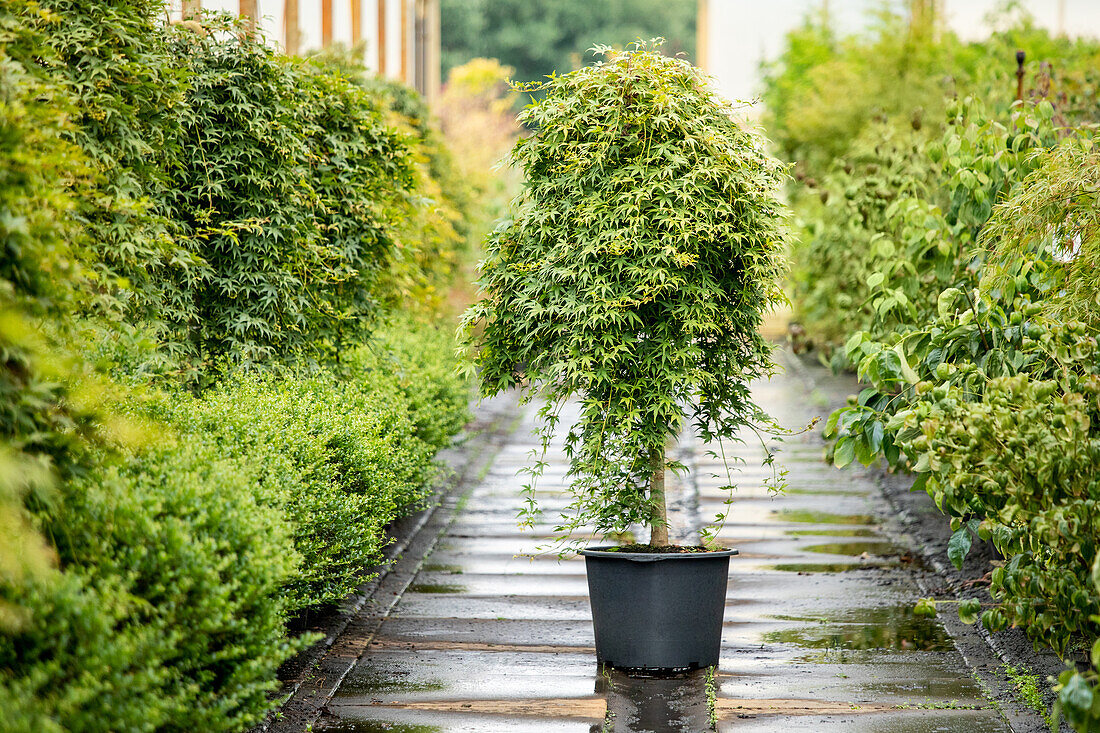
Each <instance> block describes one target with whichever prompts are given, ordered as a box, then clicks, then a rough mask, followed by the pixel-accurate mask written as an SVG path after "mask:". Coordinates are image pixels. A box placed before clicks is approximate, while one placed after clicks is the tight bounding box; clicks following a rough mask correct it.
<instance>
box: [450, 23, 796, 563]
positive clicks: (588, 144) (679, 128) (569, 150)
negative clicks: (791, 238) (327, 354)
mask: <svg viewBox="0 0 1100 733" xmlns="http://www.w3.org/2000/svg"><path fill="white" fill-rule="evenodd" d="M656 45H657V43H651V44H645V43H638V44H634V45H633V46H631V48H630V49H628V50H626V51H624V52H616V51H612V50H610V49H608V48H599V49H597V52H598V54H599V55H601V56H602V57H603V60H602V61H600V62H598V63H596V64H595V65H592V66H587V67H584V68H581V69H578V70H576V71H573V72H571V73H569V74H565V75H563V76H554V77H552V78H551V79H550V80H549V81H547V82H545V83H544V84H542V85H540V87H539V91H541V92H542V93H543V96H542V98H541V99H540V100H539V101H536V102H533V103H532V104H531V105H529V106H528V107H527V108H526V109H525V110H524V111H523V112H522V113H521V117H520V118H521V120H522V121H523V122H524V123H525V124H526V125H527V126H528V127H529V128H531V129H533V130H534V133H533V134H532V135H530V136H529V137H526V138H524V139H523V140H521V141H520V142H518V143H517V145H516V147H515V149H514V151H513V157H514V159H515V161H516V163H517V164H518V165H519V166H520V167H521V168H522V169H523V171H524V173H525V177H526V185H525V187H524V190H523V192H522V194H521V195H520V196H519V197H518V199H517V201H516V202H515V205H514V211H513V212H512V218H511V219H510V220H508V221H505V222H503V223H502V224H501V225H500V226H498V228H497V229H496V230H495V231H494V232H493V233H492V234H491V235H490V237H489V239H488V242H487V247H486V260H485V262H484V263H483V265H482V281H481V284H482V287H483V290H484V297H483V299H482V300H481V301H480V302H479V303H477V304H476V305H474V306H473V307H472V308H471V309H470V310H469V311H468V312H467V314H466V316H465V319H464V329H465V333H466V342H467V344H468V345H469V346H471V347H472V348H473V349H474V350H475V351H476V358H475V364H476V366H477V367H478V368H479V369H480V374H481V380H482V383H481V386H482V392H483V393H484V394H486V395H490V394H495V393H498V392H500V391H502V390H507V389H509V388H512V387H515V386H517V385H523V386H525V387H526V398H527V399H533V398H534V397H536V396H537V397H538V398H540V399H543V400H545V401H546V402H545V406H544V407H542V408H541V410H540V414H541V416H542V418H543V420H544V422H543V425H544V429H543V430H542V438H543V441H544V446H545V445H548V444H549V438H550V434H551V433H552V431H553V430H554V428H555V426H556V425H557V422H558V417H559V413H560V409H561V406H562V404H563V403H564V401H565V400H566V399H567V398H569V397H571V396H575V397H577V398H578V399H579V417H578V418H577V421H576V423H575V424H574V425H573V426H572V427H571V428H570V429H569V432H568V434H567V436H566V450H567V452H568V455H569V458H570V461H571V473H572V475H573V477H574V482H573V492H574V503H573V505H572V506H571V507H570V508H569V509H567V511H566V516H565V518H564V520H563V523H562V525H561V526H560V527H559V528H558V529H559V531H561V532H563V533H567V534H568V533H570V532H571V531H572V530H574V529H577V528H579V527H581V526H587V525H592V526H594V527H595V529H596V530H597V531H604V532H612V531H622V530H625V529H626V528H627V527H629V526H630V525H631V524H633V523H636V522H645V523H648V524H650V525H651V527H652V528H653V536H652V538H651V540H652V542H653V543H654V544H667V532H666V530H667V524H666V521H665V519H664V499H663V482H664V473H665V469H666V468H668V467H670V466H671V467H673V468H675V467H677V466H676V464H674V463H669V462H668V461H667V460H666V456H665V445H666V443H667V441H668V440H669V439H670V437H671V436H673V435H675V434H677V433H678V432H679V431H680V429H681V427H682V426H683V425H684V423H685V422H686V421H687V420H688V419H691V420H692V421H693V422H694V423H695V425H696V427H697V429H698V430H699V431H700V434H701V435H702V437H703V438H705V439H707V440H710V439H716V438H717V439H736V436H737V434H738V432H739V431H740V430H741V429H742V428H743V427H744V426H746V425H748V424H753V423H756V422H759V421H760V420H761V419H763V418H764V416H763V414H762V413H761V412H760V410H759V409H758V408H757V406H756V405H755V404H754V403H753V402H752V400H751V397H750V393H749V387H748V382H749V381H750V380H752V379H754V378H756V377H759V376H762V375H765V374H767V373H768V372H769V370H770V368H771V362H770V359H769V346H768V344H767V342H766V341H765V340H764V338H763V337H761V336H760V335H759V333H758V331H757V328H758V326H759V325H760V323H761V319H762V316H763V314H764V313H765V312H766V311H767V310H768V309H769V308H770V307H771V306H772V305H773V304H775V303H776V302H778V301H780V300H782V298H783V296H782V294H781V292H780V290H779V287H778V285H777V278H778V276H779V274H780V271H781V253H782V249H783V246H784V226H783V218H784V214H783V208H782V206H781V204H780V203H779V201H778V200H777V198H776V189H777V186H778V185H779V184H780V182H781V181H782V178H783V171H782V169H781V168H780V167H779V166H778V164H777V163H776V162H775V161H773V160H772V159H771V158H770V157H768V155H767V154H766V153H765V152H764V149H763V143H762V141H761V140H760V139H759V138H758V137H757V136H756V135H754V134H753V133H751V132H749V131H748V130H746V129H745V128H744V127H743V126H742V125H740V124H738V122H736V121H735V119H734V110H733V109H732V108H731V107H730V106H729V104H728V103H726V102H724V101H723V100H722V99H720V98H719V97H718V96H717V95H716V94H715V93H714V92H713V91H712V90H711V89H710V88H709V86H708V82H707V79H706V77H705V76H703V75H702V74H701V73H700V72H699V71H698V70H697V69H696V68H694V67H693V66H692V65H691V64H689V63H688V62H687V61H685V60H683V59H679V58H670V57H667V56H663V55H661V54H659V53H657V51H656V50H655V46H656ZM528 91H531V90H530V89H529V90H528ZM532 506H533V501H532ZM532 519H533V517H532Z"/></svg>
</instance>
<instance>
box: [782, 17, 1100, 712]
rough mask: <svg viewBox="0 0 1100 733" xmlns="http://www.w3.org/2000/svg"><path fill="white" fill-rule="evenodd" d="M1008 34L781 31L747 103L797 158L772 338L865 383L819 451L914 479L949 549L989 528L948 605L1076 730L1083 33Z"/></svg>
mask: <svg viewBox="0 0 1100 733" xmlns="http://www.w3.org/2000/svg"><path fill="white" fill-rule="evenodd" d="M1010 20H1012V19H1011V18H1008V19H1004V18H1002V19H1001V21H1002V23H1004V22H1006V21H1010ZM1008 28H1009V29H1008V30H1004V31H1000V32H997V33H994V34H992V35H991V36H990V37H989V38H988V39H987V40H985V41H982V42H973V43H965V44H964V43H962V42H960V41H958V40H957V39H955V38H954V37H953V36H951V35H950V34H948V33H934V32H932V29H930V28H920V27H914V26H913V25H912V24H909V23H907V22H906V21H904V20H902V19H900V18H890V17H886V18H884V19H883V20H881V21H880V24H879V25H878V26H877V27H876V29H875V31H874V32H873V33H871V34H869V35H867V36H863V37H860V38H840V37H838V36H836V35H835V34H834V33H833V32H832V31H831V30H830V29H829V27H828V24H827V23H826V22H824V21H822V20H821V19H811V20H810V21H808V22H807V23H806V25H805V26H804V27H802V28H800V29H799V30H797V31H796V32H794V33H792V34H791V35H790V36H789V37H788V44H787V47H786V51H785V54H784V56H783V58H782V60H781V61H780V62H779V63H778V64H777V65H775V66H773V67H771V68H770V69H768V70H767V77H768V87H767V92H766V94H765V101H766V102H767V103H768V105H769V120H768V123H769V124H770V125H771V127H770V128H769V131H770V133H771V134H772V135H773V137H774V138H776V139H777V140H778V141H779V142H780V145H781V147H782V148H783V149H784V151H785V153H786V154H787V156H788V157H789V158H790V159H791V160H794V161H797V162H796V164H795V168H794V172H795V178H796V181H797V182H796V184H795V185H794V186H793V187H792V192H791V193H792V198H793V200H794V202H795V211H796V214H797V217H798V219H797V225H798V227H799V229H800V234H801V236H800V237H799V243H798V244H797V245H796V246H795V247H794V249H793V252H792V261H793V264H792V266H793V273H794V277H793V280H792V286H791V288H792V296H793V297H792V299H793V302H794V305H795V308H796V313H797V317H798V320H799V323H798V325H797V326H796V327H795V329H794V334H793V335H794V337H795V339H796V343H797V344H798V345H799V346H801V347H804V348H808V349H809V348H813V349H817V350H818V352H819V353H820V355H821V356H822V358H824V359H827V360H829V361H830V362H831V363H832V364H833V366H834V367H836V368H838V369H850V370H853V371H854V372H855V373H856V375H857V376H858V378H859V380H860V381H861V382H862V383H863V385H864V387H865V388H864V389H862V391H861V392H860V393H859V395H858V396H857V397H853V398H852V399H851V400H850V403H849V404H848V405H847V406H846V407H844V408H842V409H840V410H838V411H837V412H835V413H833V414H832V415H831V416H830V418H829V420H828V423H827V426H826V434H827V435H828V436H829V437H830V438H831V441H832V442H831V447H830V459H831V460H832V462H833V463H835V464H836V465H838V466H843V465H846V464H848V463H851V462H852V461H856V460H858V461H860V462H862V463H864V464H871V463H874V462H876V461H883V462H884V463H885V464H886V465H887V466H888V467H889V468H890V469H891V470H894V471H903V472H906V471H907V472H911V473H912V474H913V476H914V479H915V485H914V489H923V490H925V491H927V492H928V493H929V495H931V497H932V498H933V499H934V500H935V502H936V505H937V506H938V507H939V508H940V509H941V510H942V511H943V513H944V515H945V521H950V523H951V529H952V530H953V534H952V536H951V541H950V545H949V556H950V559H951V561H952V562H953V563H955V564H956V565H959V566H961V565H962V563H964V562H965V561H966V557H967V554H968V552H969V550H970V548H971V546H972V544H973V543H974V542H976V541H979V540H982V541H989V542H991V543H992V545H993V547H994V548H995V549H996V552H997V555H998V556H999V558H1000V559H999V560H998V561H996V562H994V563H993V566H992V567H991V568H989V571H990V572H989V573H988V574H987V578H986V579H987V580H988V583H989V596H988V598H987V599H986V600H985V601H979V600H973V599H971V600H965V601H962V602H960V603H959V604H958V611H959V615H960V617H961V618H962V619H963V620H964V621H967V622H980V623H982V624H983V625H984V626H985V627H987V628H988V629H989V630H990V631H992V632H998V631H1000V630H1002V629H1005V628H1006V627H1010V626H1013V627H1019V628H1022V629H1023V630H1024V631H1025V632H1026V633H1027V634H1028V636H1029V637H1030V638H1031V639H1033V640H1034V642H1035V643H1036V644H1037V645H1041V646H1047V647H1049V648H1051V649H1053V650H1054V651H1055V652H1057V653H1058V654H1059V655H1060V656H1061V657H1062V658H1063V659H1064V660H1065V662H1066V664H1067V670H1066V672H1065V673H1064V674H1062V675H1061V676H1060V678H1059V679H1058V680H1057V681H1055V686H1054V690H1055V691H1056V693H1057V696H1056V699H1055V705H1054V707H1055V711H1054V713H1055V716H1059V715H1060V716H1061V717H1062V718H1063V719H1065V720H1067V721H1068V722H1069V723H1070V724H1071V725H1072V726H1074V728H1075V729H1076V730H1078V731H1082V732H1084V731H1088V732H1090V733H1095V731H1100V686H1098V676H1097V668H1098V667H1100V639H1098V638H1100V483H1098V482H1097V480H1096V466H1097V465H1098V461H1100V400H1098V397H1100V360H1098V358H1097V357H1098V349H1097V335H1098V330H1100V318H1098V316H1100V278H1098V276H1097V272H1098V270H1097V267H1096V265H1097V259H1098V258H1100V244H1098V242H1100V239H1098V231H1100V230H1098V228H1097V224H1098V212H1100V208H1098V203H1100V201H1098V198H1097V196H1098V193H1100V153H1098V151H1097V149H1096V134H1095V130H1096V123H1097V121H1100V120H1098V118H1100V107H1097V104H1096V94H1097V89H1098V87H1097V82H1098V81H1100V78H1098V77H1097V72H1096V69H1097V68H1098V67H1097V61H1100V44H1097V43H1096V42H1094V41H1084V40H1079V41H1070V40H1067V39H1065V38H1054V37H1051V36H1049V35H1048V34H1046V33H1045V32H1043V31H1041V30H1038V29H1036V28H1035V27H1034V26H1033V25H1031V24H1030V23H1029V22H1028V21H1027V20H1026V18H1025V19H1023V20H1020V19H1018V18H1017V19H1016V22H1015V24H1009V26H1008ZM1017 51H1023V54H1017ZM1017 68H1019V70H1020V73H1021V75H1022V76H1023V81H1024V83H1023V84H1022V94H1021V95H1020V98H1019V99H1016V94H1015V92H1016V86H1017V85H1016V82H1017V77H1016V71H1017ZM837 79H840V80H841V81H840V82H839V83H836V80H837ZM898 80H900V84H899V81H898ZM894 87H897V89H898V90H899V91H890V90H891V89H893V88H894ZM900 90H904V93H902V92H901V91H900ZM936 604H937V599H925V600H924V601H922V603H921V604H920V605H919V606H918V608H917V609H916V610H917V611H918V612H921V613H935V609H936Z"/></svg>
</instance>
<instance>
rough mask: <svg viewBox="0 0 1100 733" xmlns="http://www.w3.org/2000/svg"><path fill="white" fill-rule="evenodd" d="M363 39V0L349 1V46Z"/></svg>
mask: <svg viewBox="0 0 1100 733" xmlns="http://www.w3.org/2000/svg"><path fill="white" fill-rule="evenodd" d="M362 37H363V0H351V45H353V46H354V45H355V44H357V43H359V40H360V39H361V38H362Z"/></svg>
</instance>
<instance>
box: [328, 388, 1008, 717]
mask: <svg viewBox="0 0 1100 733" xmlns="http://www.w3.org/2000/svg"><path fill="white" fill-rule="evenodd" d="M809 369H810V370H811V371H813V370H814V368H813V367H809ZM813 376H814V378H813V379H812V380H808V379H807V378H806V372H805V369H803V370H802V371H799V370H791V371H789V372H788V373H784V374H780V375H777V376H776V377H774V378H773V379H771V380H769V381H767V382H762V383H760V384H757V385H754V387H753V389H754V394H755V397H756V399H757V401H758V402H759V403H760V404H761V405H762V406H763V407H764V408H765V409H767V410H769V411H770V412H771V413H772V414H773V415H774V416H775V417H776V418H777V419H779V421H780V422H781V423H782V424H784V425H786V426H788V427H799V426H803V425H806V424H808V423H809V422H810V420H811V419H812V418H814V417H817V416H820V417H824V416H826V415H827V414H828V411H829V408H830V406H831V405H834V404H837V403H839V402H842V401H843V399H844V397H845V396H846V394H847V393H848V392H850V391H852V389H853V385H852V384H851V383H850V382H849V381H848V380H847V379H844V378H836V377H833V376H831V375H828V374H827V373H825V372H824V371H823V370H818V371H816V372H814V373H813ZM531 412H533V411H529V412H528V413H527V414H525V415H524V416H523V418H522V420H521V421H520V426H519V428H518V429H517V430H516V432H515V433H514V434H513V435H512V437H511V438H510V439H508V440H507V441H506V442H505V444H504V445H503V446H502V447H501V449H500V451H499V453H497V455H496V458H495V461H494V462H493V464H492V465H491V466H490V467H489V468H488V470H487V471H486V472H485V473H484V475H483V477H482V478H481V479H479V480H478V481H477V482H475V483H474V484H473V485H472V486H471V487H470V491H469V495H468V496H467V497H466V498H465V500H463V501H459V502H457V503H456V504H455V508H454V512H453V516H452V519H451V521H450V522H449V523H448V524H446V525H445V526H444V527H443V528H441V530H440V532H439V537H438V540H437V541H436V542H435V543H434V544H433V545H432V547H431V552H430V555H427V556H426V557H424V558H422V561H421V562H420V563H419V565H418V566H417V567H416V568H415V569H413V570H411V571H410V572H409V576H408V578H407V579H406V580H405V581H404V582H403V584H402V586H403V587H402V588H401V589H400V591H398V592H396V593H395V598H396V600H395V602H393V603H392V604H389V605H387V606H386V608H385V609H384V611H377V610H376V611H374V613H376V623H375V624H373V625H371V626H370V629H371V632H370V634H369V637H366V638H363V639H362V642H361V645H360V646H361V653H360V655H359V657H358V659H357V661H356V662H355V664H354V666H353V667H352V668H351V669H350V671H348V672H347V673H346V675H345V676H344V677H343V678H342V682H341V683H340V684H339V686H338V687H337V688H336V689H335V693H334V694H333V695H332V697H331V699H329V700H328V701H327V704H326V706H325V710H324V716H323V717H322V719H321V720H320V721H319V725H318V726H317V727H316V729H318V730H331V731H346V732H351V731H355V732H358V733H373V732H374V731H383V730H385V731H399V732H404V733H449V732H452V731H479V732H481V733H494V732H496V731H501V732H505V731H507V732H517V733H518V732H522V733H542V732H543V731H546V732H548V733H549V732H551V731H553V732H559V731H578V732H583V733H646V732H651V733H675V732H679V731H683V732H685V733H687V732H690V733H696V732H699V731H738V732H741V731H803V730H805V731H846V732H849V733H853V732H854V733H934V732H942V733H962V732H964V731H965V733H999V732H1005V733H1008V732H1011V731H1012V728H1011V726H1010V725H1009V723H1008V722H1007V720H1006V718H1005V716H1004V715H1003V714H1002V713H1001V712H1000V709H999V708H998V706H997V705H996V704H995V703H993V702H991V700H989V699H988V698H987V697H986V694H985V692H984V691H983V687H982V685H981V684H980V683H979V681H977V679H976V678H975V677H974V675H973V673H972V672H971V670H970V669H969V668H968V666H967V663H966V660H965V659H964V657H963V655H962V654H960V652H959V651H958V648H957V644H956V642H955V641H954V640H953V639H952V636H951V634H950V633H949V632H948V629H947V628H945V627H944V625H943V624H942V623H941V622H940V621H939V620H938V619H928V618H922V617H917V616H915V615H914V614H913V612H912V609H913V605H914V603H915V602H916V600H917V598H918V597H920V596H921V595H923V594H922V592H921V589H920V585H919V583H918V580H919V578H920V577H921V575H922V574H924V573H926V572H927V571H926V570H925V569H923V568H922V567H921V565H920V562H919V560H916V559H915V558H914V552H913V550H912V548H907V547H904V546H902V545H900V544H898V542H897V541H896V538H892V536H891V533H890V532H889V523H890V521H891V516H890V508H889V505H888V504H887V503H886V501H885V500H884V499H883V497H882V495H881V492H880V491H879V488H878V485H877V483H876V474H875V472H874V471H872V470H868V469H864V468H862V467H851V468H848V469H845V470H843V471H838V470H836V469H833V468H831V467H829V466H827V465H825V464H824V463H823V461H822V449H823V443H822V441H821V438H820V434H819V430H820V424H819V427H818V428H815V429H814V430H813V431H809V432H806V433H803V434H800V435H797V436H794V437H790V438H787V439H786V440H785V441H783V442H782V444H776V445H773V447H778V448H779V449H780V452H779V462H780V463H781V464H782V467H783V468H784V469H786V470H787V471H788V475H787V481H788V484H789V486H788V490H787V491H786V492H784V493H782V494H778V495H777V494H774V493H773V492H770V491H769V490H768V489H767V488H766V480H767V479H768V478H769V477H770V475H771V474H770V471H768V470H763V469H761V468H760V467H759V462H760V459H761V458H762V457H763V449H762V448H761V446H760V445H759V444H758V443H755V444H754V443H753V442H750V441H748V440H746V442H744V443H740V444H738V443H727V444H726V445H725V446H722V450H719V451H715V447H714V446H709V447H708V446H705V445H702V444H701V443H700V442H699V441H696V440H694V439H692V438H690V437H687V436H681V439H680V441H679V443H678V445H677V446H676V448H675V451H676V455H677V456H678V457H679V458H680V460H683V462H684V463H685V464H686V465H688V466H689V467H690V471H689V472H688V473H687V474H686V475H683V476H679V477H677V478H675V479H674V480H673V481H671V482H670V486H671V488H670V498H671V499H672V502H673V505H674V511H673V513H672V519H671V522H672V524H673V528H672V529H673V534H674V535H675V536H677V537H682V538H690V537H691V536H692V535H693V533H695V532H697V530H698V529H699V525H700V523H701V518H702V517H708V518H709V517H711V516H713V515H714V514H715V513H717V512H718V511H719V510H720V509H721V508H722V507H724V506H725V504H724V502H725V501H726V499H727V498H731V497H732V504H730V509H731V511H730V515H729V519H728V521H727V522H726V523H725V525H724V526H723V528H722V530H721V532H720V534H719V537H720V539H721V540H722V541H723V542H725V543H728V544H729V545H731V546H734V547H738V548H739V549H740V550H741V555H740V556H739V557H735V558H733V560H732V561H731V564H730V575H729V585H728V589H727V594H726V615H725V622H724V624H723V639H722V653H721V660H720V663H719V666H718V667H717V669H716V670H714V671H713V672H708V671H706V670H702V671H697V672H693V673H691V674H686V675H682V676H679V677H675V678H654V677H643V678H637V677H628V676H626V675H623V674H621V673H620V672H618V671H615V670H610V669H605V668H600V667H598V666H597V665H596V662H595V655H594V650H593V649H592V645H593V636H592V624H591V616H590V613H589V607H588V597H587V581H586V579H585V575H584V562H583V560H582V559H578V558H571V559H564V560H562V559H559V558H557V557H555V556H552V555H546V554H542V555H539V554H537V553H538V552H539V548H540V547H541V546H544V545H546V544H547V542H548V541H549V540H550V539H551V538H552V530H553V519H554V517H553V514H552V512H553V511H554V510H556V509H558V508H561V507H563V506H565V505H567V504H568V499H567V498H566V497H565V494H564V489H565V487H566V484H567V480H568V479H567V477H566V471H565V468H566V459H565V456H564V454H563V453H562V451H561V450H560V447H555V448H554V449H552V450H551V451H550V453H549V454H548V455H547V456H546V457H545V459H544V460H546V461H547V462H548V464H549V465H548V469H547V471H546V473H545V475H543V476H542V477H541V478H540V479H539V481H538V483H537V492H538V496H539V498H540V501H542V503H543V506H544V508H545V509H546V512H547V516H546V517H545V520H546V521H545V522H540V523H538V524H537V525H536V527H535V531H534V532H520V531H518V530H517V527H516V520H515V517H516V514H517V511H518V510H519V509H520V507H521V505H522V496H521V494H520V491H521V487H522V486H523V485H524V484H526V483H528V480H529V477H527V476H525V475H522V474H520V475H517V472H518V471H520V469H522V468H523V467H524V466H526V465H528V463H529V461H530V460H531V457H530V454H531V451H532V449H533V448H535V447H536V445H537V443H536V441H535V440H534V439H533V438H532V437H531V430H532V428H533V427H535V423H534V418H533V415H532V414H531ZM569 417H570V416H569V415H565V416H563V422H565V421H567V420H568V419H569ZM716 452H717V453H719V454H722V453H724V455H725V456H726V461H725V462H723V461H722V460H721V459H720V458H716V457H715V455H714V453H716ZM731 461H732V463H731V467H734V464H737V463H740V464H741V465H740V466H739V468H740V470H738V471H737V472H735V473H734V474H733V477H732V478H733V483H734V484H736V486H737V488H736V489H735V490H734V491H733V493H732V494H730V492H729V491H728V490H726V489H724V488H723V487H724V486H725V485H726V484H727V483H728V481H729V479H728V477H727V474H726V465H725V464H726V463H730V462H731ZM636 535H637V536H638V537H639V538H641V539H644V530H643V529H642V528H638V530H637V533H636ZM599 541H601V540H600V539H599V538H593V542H599ZM527 554H530V555H534V556H533V557H525V556H524V555H527ZM365 612H366V613H370V612H371V611H370V609H368V610H367V611H365Z"/></svg>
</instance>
